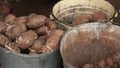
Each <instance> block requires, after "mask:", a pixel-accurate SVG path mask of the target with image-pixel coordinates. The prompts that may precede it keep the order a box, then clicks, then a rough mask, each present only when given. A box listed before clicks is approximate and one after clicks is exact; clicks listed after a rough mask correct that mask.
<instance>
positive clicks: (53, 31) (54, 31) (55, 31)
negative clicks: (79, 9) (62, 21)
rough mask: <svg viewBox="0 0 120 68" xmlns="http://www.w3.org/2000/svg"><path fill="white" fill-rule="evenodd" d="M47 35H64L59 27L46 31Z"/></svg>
mask: <svg viewBox="0 0 120 68" xmlns="http://www.w3.org/2000/svg"><path fill="white" fill-rule="evenodd" d="M48 35H49V36H53V35H57V36H63V35H64V31H63V30H60V29H54V30H50V32H49V33H48Z"/></svg>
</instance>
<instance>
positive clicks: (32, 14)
mask: <svg viewBox="0 0 120 68" xmlns="http://www.w3.org/2000/svg"><path fill="white" fill-rule="evenodd" d="M36 15H37V14H36V13H31V14H30V15H29V16H28V18H29V19H31V18H32V17H33V16H36Z"/></svg>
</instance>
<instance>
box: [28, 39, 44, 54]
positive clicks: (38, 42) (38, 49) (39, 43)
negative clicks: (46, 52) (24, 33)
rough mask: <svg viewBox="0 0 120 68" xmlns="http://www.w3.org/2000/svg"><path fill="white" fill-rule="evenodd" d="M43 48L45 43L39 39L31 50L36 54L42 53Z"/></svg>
mask: <svg viewBox="0 0 120 68" xmlns="http://www.w3.org/2000/svg"><path fill="white" fill-rule="evenodd" d="M42 46H43V42H42V41H40V40H39V39H36V40H35V41H34V43H33V45H32V46H31V47H30V48H31V49H33V50H35V51H36V52H40V51H41V52H42Z"/></svg>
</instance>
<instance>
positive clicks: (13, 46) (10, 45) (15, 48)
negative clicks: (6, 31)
mask: <svg viewBox="0 0 120 68" xmlns="http://www.w3.org/2000/svg"><path fill="white" fill-rule="evenodd" d="M5 48H7V49H8V50H10V51H12V52H15V53H20V52H21V51H20V48H19V47H18V45H17V44H16V43H15V42H10V43H8V44H7V45H6V46H5Z"/></svg>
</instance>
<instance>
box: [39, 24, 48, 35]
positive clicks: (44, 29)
mask: <svg viewBox="0 0 120 68" xmlns="http://www.w3.org/2000/svg"><path fill="white" fill-rule="evenodd" d="M48 31H49V28H48V27H47V26H42V27H40V28H38V29H37V33H38V34H39V35H40V36H41V35H45V34H47V33H48Z"/></svg>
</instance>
